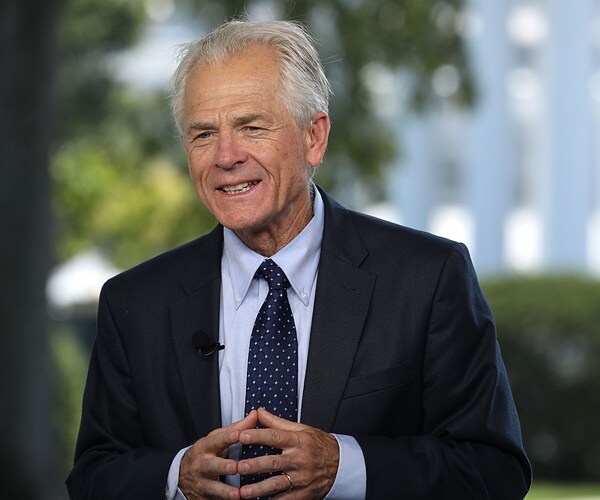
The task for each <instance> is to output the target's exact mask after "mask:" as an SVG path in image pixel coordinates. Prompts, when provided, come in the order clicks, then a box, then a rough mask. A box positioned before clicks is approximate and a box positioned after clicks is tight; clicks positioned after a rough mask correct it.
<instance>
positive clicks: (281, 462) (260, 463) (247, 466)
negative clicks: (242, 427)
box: [238, 453, 292, 476]
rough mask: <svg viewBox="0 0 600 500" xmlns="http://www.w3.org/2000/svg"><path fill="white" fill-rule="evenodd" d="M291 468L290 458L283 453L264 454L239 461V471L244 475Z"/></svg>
mask: <svg viewBox="0 0 600 500" xmlns="http://www.w3.org/2000/svg"><path fill="white" fill-rule="evenodd" d="M290 468H292V464H291V462H290V458H289V457H288V456H287V455H283V454H281V453H276V454H274V455H262V456H259V457H255V458H248V459H246V460H240V461H239V462H238V472H239V473H240V474H241V475H242V476H247V475H251V474H264V473H268V472H281V471H283V470H287V469H290Z"/></svg>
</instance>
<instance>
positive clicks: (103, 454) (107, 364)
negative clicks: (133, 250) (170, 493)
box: [67, 287, 177, 500]
mask: <svg viewBox="0 0 600 500" xmlns="http://www.w3.org/2000/svg"><path fill="white" fill-rule="evenodd" d="M105 289H106V287H105V288H104V289H103V291H102V293H101V296H100V304H99V309H98V333H97V337H96V342H95V344H94V348H93V351H92V355H91V360H90V368H89V372H88V380H87V384H86V389H85V393H84V398H83V411H82V420H81V426H80V430H79V437H78V440H77V447H76V451H75V466H74V468H73V470H72V472H71V474H70V476H69V478H68V479H67V488H68V491H69V495H70V497H71V498H73V499H89V500H92V499H98V500H100V499H102V500H109V499H117V498H119V499H122V498H127V499H140V500H141V499H148V500H149V499H164V496H165V485H166V483H167V475H168V471H169V467H170V465H171V462H172V460H173V457H174V456H175V454H176V453H177V450H175V451H166V450H161V449H157V448H153V447H150V446H148V444H147V443H146V441H145V439H144V435H143V430H142V425H141V423H140V416H139V409H138V406H137V402H136V398H135V393H134V392H135V391H134V383H133V379H132V376H131V371H130V367H129V362H128V359H127V354H126V350H125V348H124V345H123V342H122V339H121V337H120V335H119V331H118V328H117V326H116V323H115V321H114V319H113V315H112V312H111V309H110V306H109V303H108V299H107V294H106V290H105Z"/></svg>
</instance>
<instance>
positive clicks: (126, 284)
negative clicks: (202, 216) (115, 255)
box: [103, 226, 222, 293]
mask: <svg viewBox="0 0 600 500" xmlns="http://www.w3.org/2000/svg"><path fill="white" fill-rule="evenodd" d="M221 251H222V228H221V227H220V226H217V228H215V229H214V230H213V231H212V232H210V233H208V234H206V235H204V236H201V237H199V238H196V239H195V240H192V241H190V242H188V243H185V244H183V245H181V246H178V247H176V248H173V249H171V250H168V251H166V252H164V253H161V254H159V255H157V256H155V257H153V258H151V259H149V260H147V261H144V262H142V263H140V264H138V265H136V266H134V267H132V268H130V269H128V270H126V271H123V272H121V273H119V274H118V275H116V276H114V277H113V278H111V279H109V280H108V281H107V282H106V283H105V284H104V287H103V290H105V291H108V292H113V293H117V292H118V293H127V292H130V291H133V290H143V291H145V292H146V293H151V292H152V291H153V290H155V289H162V290H163V292H165V293H167V291H168V290H169V289H177V288H181V287H182V286H185V283H186V282H187V281H189V280H193V279H196V280H198V279H200V278H201V276H205V275H207V274H210V272H211V271H212V270H213V269H214V270H215V272H220V268H219V266H220V259H221Z"/></svg>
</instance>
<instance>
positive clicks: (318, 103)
mask: <svg viewBox="0 0 600 500" xmlns="http://www.w3.org/2000/svg"><path fill="white" fill-rule="evenodd" d="M256 44H261V45H265V46H267V47H270V48H272V49H273V50H274V51H275V53H276V54H277V58H278V62H279V67H280V72H281V84H282V104H283V105H284V106H285V108H286V109H287V110H288V111H289V112H290V114H291V115H292V116H293V117H294V118H295V120H296V123H297V125H298V126H299V127H300V128H305V127H307V126H308V125H309V124H310V122H311V120H312V118H313V116H314V115H315V114H316V113H318V112H319V111H324V112H326V113H327V112H328V108H329V96H330V95H331V93H332V92H331V87H330V85H329V81H328V80H327V77H326V76H325V72H324V71H323V66H322V64H321V61H320V59H319V55H318V53H317V50H316V49H315V46H314V40H313V38H312V36H311V35H310V34H309V33H308V32H307V31H306V29H305V28H304V27H303V26H302V25H301V24H300V23H297V22H294V21H257V22H254V21H229V22H227V23H225V24H223V25H221V26H220V27H219V28H217V29H216V30H215V31H213V32H212V33H210V34H208V35H207V36H205V37H204V38H202V39H200V40H197V41H195V42H191V43H189V44H186V45H184V46H182V50H181V56H180V57H181V58H180V61H179V65H178V66H177V69H176V70H175V73H174V75H173V78H172V80H171V86H172V91H171V96H170V100H171V113H172V115H173V119H174V120H175V124H176V126H177V128H178V130H179V133H180V134H181V133H182V126H183V124H182V120H183V96H184V92H185V85H186V81H187V78H188V76H189V74H190V73H191V71H192V70H193V69H194V68H195V67H196V66H198V65H201V64H215V63H217V62H220V61H223V60H225V59H227V58H229V57H232V56H234V55H237V54H240V53H241V52H243V51H244V50H245V49H246V48H248V47H249V46H251V45H256ZM257 71H260V69H259V68H257Z"/></svg>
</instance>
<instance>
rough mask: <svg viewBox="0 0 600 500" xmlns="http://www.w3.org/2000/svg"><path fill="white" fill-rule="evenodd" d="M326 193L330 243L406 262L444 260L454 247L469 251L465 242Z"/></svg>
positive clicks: (326, 230)
mask: <svg viewBox="0 0 600 500" xmlns="http://www.w3.org/2000/svg"><path fill="white" fill-rule="evenodd" d="M322 194H323V199H324V202H325V233H324V241H325V242H326V243H325V244H326V245H328V246H331V247H334V246H337V247H341V246H344V247H345V248H349V247H352V248H354V249H358V247H361V249H364V250H365V252H366V253H367V254H369V255H370V256H371V257H375V258H385V257H391V258H395V260H396V259H398V258H402V259H403V260H405V261H406V260H408V261H417V260H429V259H440V258H442V259H443V258H444V257H446V256H448V255H449V254H450V253H452V252H453V251H454V250H458V251H459V253H463V252H466V248H465V247H464V245H462V244H460V243H457V242H456V241H453V240H450V239H447V238H443V237H440V236H436V235H434V234H431V233H428V232H425V231H420V230H417V229H413V228H409V227H407V226H403V225H400V224H396V223H393V222H389V221H385V220H382V219H379V218H377V217H373V216H370V215H367V214H364V213H361V212H357V211H354V210H350V209H348V208H345V207H343V206H342V205H340V204H339V203H337V202H336V201H335V200H334V199H333V198H331V197H330V196H329V195H327V194H325V193H323V192H322ZM357 251H358V250H357ZM467 253H468V252H467Z"/></svg>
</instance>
